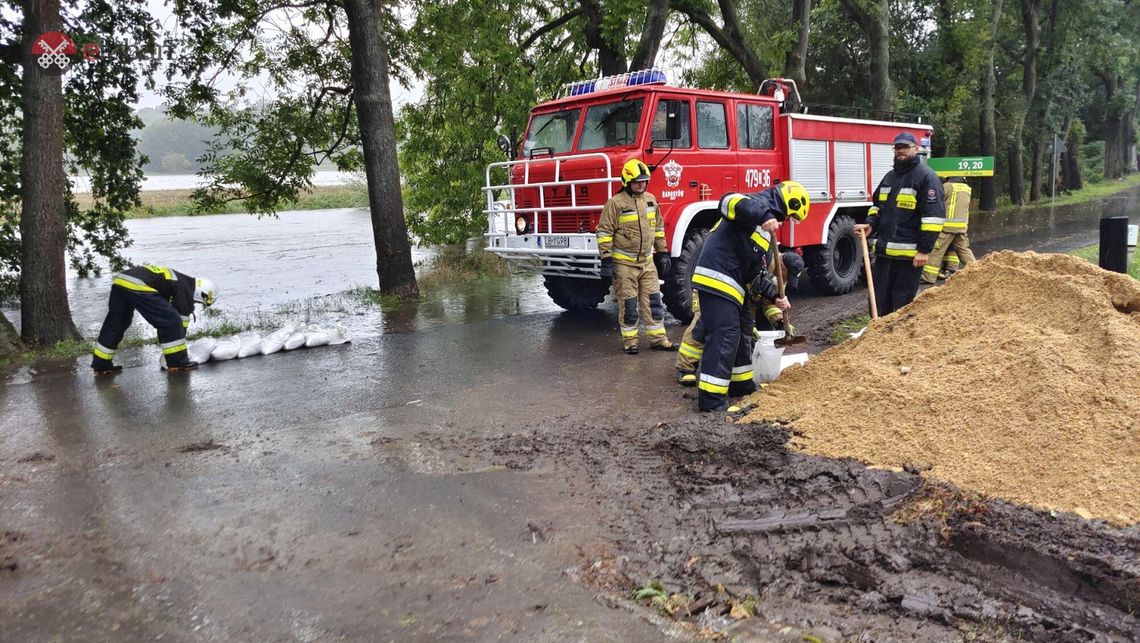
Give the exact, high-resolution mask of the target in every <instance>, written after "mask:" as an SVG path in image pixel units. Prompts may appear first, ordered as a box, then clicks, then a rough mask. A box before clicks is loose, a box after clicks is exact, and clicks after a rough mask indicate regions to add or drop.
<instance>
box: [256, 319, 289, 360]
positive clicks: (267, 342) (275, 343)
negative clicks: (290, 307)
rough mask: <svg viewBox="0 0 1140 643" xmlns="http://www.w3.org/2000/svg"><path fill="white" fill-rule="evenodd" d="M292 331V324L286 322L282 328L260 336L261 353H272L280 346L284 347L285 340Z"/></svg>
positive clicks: (279, 348)
mask: <svg viewBox="0 0 1140 643" xmlns="http://www.w3.org/2000/svg"><path fill="white" fill-rule="evenodd" d="M293 331H294V327H293V324H286V325H285V327H284V328H282V329H280V330H277V331H274V332H273V333H270V334H269V335H266V336H265V337H263V338H261V354H262V355H272V354H273V353H276V352H277V351H279V350H281V349H282V348H285V340H287V339H289V336H290V335H292V334H293Z"/></svg>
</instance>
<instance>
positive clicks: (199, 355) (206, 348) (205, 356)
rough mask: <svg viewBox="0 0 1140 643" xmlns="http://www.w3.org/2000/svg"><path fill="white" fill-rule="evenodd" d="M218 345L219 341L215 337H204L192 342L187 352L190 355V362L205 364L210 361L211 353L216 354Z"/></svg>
mask: <svg viewBox="0 0 1140 643" xmlns="http://www.w3.org/2000/svg"><path fill="white" fill-rule="evenodd" d="M217 345H218V340H216V339H214V338H213V337H203V338H201V339H196V340H194V341H192V342H190V346H189V348H187V349H186V352H187V353H189V354H190V361H192V362H197V363H199V364H205V363H206V362H208V361H210V353H212V352H214V347H215V346H217Z"/></svg>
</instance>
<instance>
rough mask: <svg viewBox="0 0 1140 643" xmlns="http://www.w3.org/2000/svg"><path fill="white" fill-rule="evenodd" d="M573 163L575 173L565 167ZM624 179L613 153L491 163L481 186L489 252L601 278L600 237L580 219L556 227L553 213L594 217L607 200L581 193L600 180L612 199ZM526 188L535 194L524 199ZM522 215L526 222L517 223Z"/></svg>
mask: <svg viewBox="0 0 1140 643" xmlns="http://www.w3.org/2000/svg"><path fill="white" fill-rule="evenodd" d="M573 165H577V168H576V172H577V174H576V176H577V178H570V176H569V174H570V173H569V172H568V171H567V168H568V167H570V166H573ZM620 183H621V179H620V177H617V176H614V173H613V166H612V164H611V159H610V157H609V156H607V155H605V154H602V153H598V152H592V153H587V154H572V155H568V156H554V157H542V158H528V159H516V160H513V161H502V162H498V163H491V164H490V165H488V166H487V172H486V182H485V184H484V186H483V193H484V196H485V198H486V199H487V207H486V209H485V210H483V213H484V214H486V215H487V233H486V234H485V235H483V236H484V238H485V239H486V242H487V246H486V250H487V252H493V253H495V254H497V255H499V256H500V257H502V258H503V259H506V260H508V261H530V262H533V263H540V264H541V267H542V273H543V274H544V275H554V276H560V277H579V278H582V279H601V275H600V274H599V270H600V266H601V260H600V258H599V256H598V239H597V237H596V236H595V235H594V234H593V233H590V232H583V231H582V228H581V226H580V224H579V225H578V226H576V227H572V228H571V229H572V230H574V231H573V232H570V231H567V232H557V230H558V229H559V228H558V226H557V225H555V218H556V217H561V216H563V215H567V214H569V215H571V216H574V217H579V216H586V215H594V217H595V219H596V216H597V214H600V213H601V211H602V205H603V203H604V202H603V203H599V202H592V203H591V202H589V201H584V202H583V201H579V195H580V194H585V193H587V192H588V190H589V189H590V188H591V187H592V186H598V185H601V186H604V187H605V192H604V196H605V198H606V199H608V198H610V197H612V196H613V195H614V193H615V192H616V191H617V190H618V189H620ZM555 188H557V189H559V190H560V191H561V193H562V196H561V198H560V199H557V198H555V197H553V196H552V194H553V190H554V189H555ZM524 191H525V192H529V193H530V195H531V199H530V201H529V202H528V203H527V204H525V205H524V203H523V201H524V199H521V198H520V192H524ZM497 197H498V198H497ZM519 220H522V221H524V222H525V223H526V225H525V226H517V225H516V223H517V221H519ZM571 225H572V226H573V224H571ZM519 230H525V231H524V232H519Z"/></svg>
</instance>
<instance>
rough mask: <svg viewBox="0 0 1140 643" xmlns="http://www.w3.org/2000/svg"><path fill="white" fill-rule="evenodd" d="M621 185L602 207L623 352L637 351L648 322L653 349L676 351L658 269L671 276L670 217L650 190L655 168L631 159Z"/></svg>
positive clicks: (603, 247) (605, 270)
mask: <svg viewBox="0 0 1140 643" xmlns="http://www.w3.org/2000/svg"><path fill="white" fill-rule="evenodd" d="M621 184H622V186H623V188H622V191H621V192H618V193H617V194H615V195H614V196H613V197H612V198H611V199H610V200H609V201H607V202H606V205H605V207H604V208H602V216H601V219H599V221H598V229H597V234H598V253H599V254H600V255H601V258H602V263H601V275H602V278H610V277H612V278H613V284H614V298H615V299H617V302H618V326H619V327H620V328H621V344H622V350H624V351H625V352H626V353H628V354H630V355H636V354H637V334H638V326H639V325H640V324H644V325H645V334H646V335H647V336H648V337H649V345H650V347H651V348H654V349H656V350H665V351H675V350H677V344H675V343H673V342H670V341H669V338H668V337H667V336H666V335H665V305H664V304H663V303H662V301H661V284H660V283H658V273H659V272H660V274H666V273H668V272H669V267H670V263H669V253H668V252H667V251H666V248H665V221H664V220H663V219H662V218H661V214H660V213H659V212H658V211H657V197H655V196H653V195H652V194H650V193H649V192H646V191H645V190H646V188H647V187H648V185H649V168H648V167H646V166H645V163H642V162H641V161H639V160H637V159H631V160H630V161H628V162H627V163H626V164H625V165H624V166H623V167H622V169H621Z"/></svg>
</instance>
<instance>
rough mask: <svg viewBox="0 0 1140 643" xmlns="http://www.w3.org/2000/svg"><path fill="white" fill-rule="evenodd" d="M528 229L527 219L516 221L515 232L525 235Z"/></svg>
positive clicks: (521, 218)
mask: <svg viewBox="0 0 1140 643" xmlns="http://www.w3.org/2000/svg"><path fill="white" fill-rule="evenodd" d="M526 228H527V223H526V217H519V218H517V219H515V230H516V231H518V233H519V234H525V233H526Z"/></svg>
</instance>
